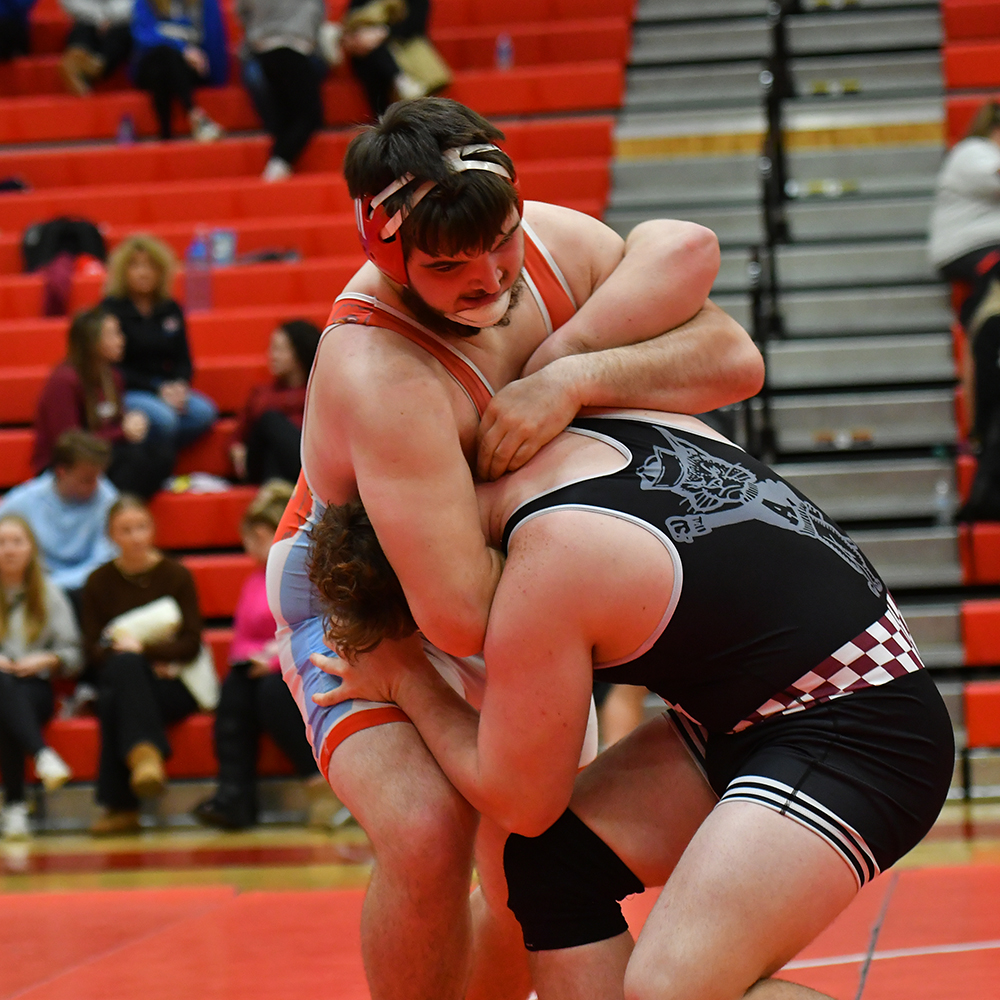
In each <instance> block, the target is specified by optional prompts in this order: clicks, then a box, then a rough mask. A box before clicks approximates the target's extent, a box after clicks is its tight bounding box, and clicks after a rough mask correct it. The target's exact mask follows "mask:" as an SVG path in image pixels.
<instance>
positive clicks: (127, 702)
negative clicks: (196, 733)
mask: <svg viewBox="0 0 1000 1000" xmlns="http://www.w3.org/2000/svg"><path fill="white" fill-rule="evenodd" d="M98 690H99V694H98V698H97V714H98V718H99V719H100V723H101V760H100V764H99V766H98V772H97V801H98V802H100V803H101V804H102V805H105V806H107V807H108V808H109V809H135V808H137V807H138V805H139V800H138V799H137V798H136V797H135V795H134V794H133V793H132V789H131V788H130V787H129V770H128V764H127V763H126V760H125V758H126V757H127V756H128V753H129V751H130V750H131V749H132V748H133V747H135V746H136V745H138V744H139V743H152V744H153V746H155V747H156V748H157V749H158V750H159V751H160V753H162V754H163V756H164V757H169V756H170V744H169V743H168V742H167V734H166V727H167V726H169V725H171V724H172V723H174V722H180V721H181V719H185V718H187V717H188V716H189V715H190V714H191V713H192V712H196V711H197V710H198V705H197V703H196V702H195V700H194V698H193V697H192V696H191V692H190V691H188V689H187V688H186V687H185V686H184V684H183V682H181V681H179V680H162V679H161V678H159V677H157V676H156V674H154V673H153V668H152V667H151V666H150V665H149V661H148V660H147V659H146V658H145V657H144V656H143V655H142V654H140V653H113V654H112V655H111V656H109V657H108V659H107V660H106V661H105V663H104V665H103V666H102V667H101V670H100V680H99V689H98Z"/></svg>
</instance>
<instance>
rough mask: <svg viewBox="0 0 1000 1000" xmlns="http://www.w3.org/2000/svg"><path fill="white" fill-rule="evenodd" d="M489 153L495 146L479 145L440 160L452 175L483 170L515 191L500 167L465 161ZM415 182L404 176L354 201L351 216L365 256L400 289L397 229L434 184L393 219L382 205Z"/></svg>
mask: <svg viewBox="0 0 1000 1000" xmlns="http://www.w3.org/2000/svg"><path fill="white" fill-rule="evenodd" d="M492 150H496V151H497V152H500V148H499V147H498V146H493V145H491V144H489V143H480V144H478V145H474V146H458V147H456V148H455V149H446V150H445V151H444V152H443V153H442V154H441V156H442V157H443V158H444V161H445V163H446V164H447V165H448V168H449V169H450V170H451V171H452V173H456V174H457V173H462V172H463V171H466V170H486V171H489V172H490V173H491V174H499V175H500V176H501V177H504V178H506V179H507V180H508V181H510V183H511V184H513V185H514V187H515V188H516V187H517V181H516V180H515V178H513V177H511V175H510V174H509V173H508V171H507V168H506V167H504V166H502V165H501V164H499V163H491V162H490V161H489V160H467V159H466V158H465V157H466V156H470V155H472V154H473V153H485V152H488V151H492ZM415 179H416V178H415V177H414V176H413V174H403V176H402V177H397V178H396V180H394V181H393V182H392V183H391V184H390V185H389V186H388V187H387V188H384V189H383V190H382V191H380V192H379V193H378V194H376V195H365V196H364V197H362V198H355V199H354V215H355V218H356V220H357V223H358V233H359V234H360V235H361V246H362V247H363V248H364V251H365V255H366V256H367V257H368V259H369V260H370V261H371V262H372V263H373V264H374V265H375V266H376V267H377V268H378V269H379V270H380V271H381V272H382V273H383V274H384V275H385V276H386V277H387V278H391V279H392V280H393V281H396V282H398V283H399V284H401V285H407V284H409V281H410V279H409V275H407V273H406V258H405V257H404V256H403V242H402V240H401V239H400V238H399V235H398V233H399V227H400V226H401V225H402V224H403V222H404V221H405V219H406V217H407V216H408V215H409V214H410V212H412V211H413V209H415V208H416V207H417V205H419V204H420V202H421V201H422V200H423V199H424V197H425V196H426V195H427V194H429V193H430V192H431V191H432V190H433V189H434V188H435V187H437V181H424V183H423V184H421V185H420V187H418V188H417V189H416V191H414V192H413V195H412V196H411V197H410V199H409V201H408V203H407V204H405V205H404V206H403V207H402V208H401V209H400V210H399V211H398V212H396V214H395V215H393V216H390V215H389V213H388V212H387V211H386V210H385V202H386V201H388V199H389V198H391V197H392V196H393V195H394V194H395V193H396V192H397V191H399V190H400V188H404V187H406V185H407V184H409V183H411V182H412V181H414V180H415ZM517 211H518V215H521V214H523V202H522V200H521V196H520V193H518V198H517Z"/></svg>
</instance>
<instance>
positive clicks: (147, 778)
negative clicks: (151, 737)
mask: <svg viewBox="0 0 1000 1000" xmlns="http://www.w3.org/2000/svg"><path fill="white" fill-rule="evenodd" d="M125 762H126V763H127V764H128V769H129V771H130V772H131V776H130V778H129V784H130V785H131V786H132V791H133V792H135V794H136V795H138V796H139V798H140V799H153V798H156V796H158V795H162V794H163V792H164V790H165V786H166V783H167V772H166V771H165V770H164V769H163V754H161V753H160V751H159V750H157V748H156V747H155V746H153V744H152V743H137V744H136V745H135V746H134V747H132V749H131V750H129V752H128V756H126V758H125Z"/></svg>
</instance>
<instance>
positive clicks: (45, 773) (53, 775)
mask: <svg viewBox="0 0 1000 1000" xmlns="http://www.w3.org/2000/svg"><path fill="white" fill-rule="evenodd" d="M35 774H37V775H38V778H39V780H40V781H41V783H42V784H43V785H44V786H45V791H47V792H54V791H57V790H58V789H60V788H62V786H63V785H65V784H66V782H67V781H69V779H70V778H72V777H73V772H72V771H71V770H70V769H69V765H68V764H67V763H66V761H64V760H63V759H62V757H60V756H59V754H57V753H56V752H55V750H53V749H52V747H42V749H41V750H39V751H38V753H37V754H35Z"/></svg>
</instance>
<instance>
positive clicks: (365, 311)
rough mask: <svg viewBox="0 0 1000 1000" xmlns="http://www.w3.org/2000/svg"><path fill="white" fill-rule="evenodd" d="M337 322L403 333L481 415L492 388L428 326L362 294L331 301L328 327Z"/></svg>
mask: <svg viewBox="0 0 1000 1000" xmlns="http://www.w3.org/2000/svg"><path fill="white" fill-rule="evenodd" d="M337 323H357V324H358V325H359V326H377V327H380V328H382V329H385V330H392V331H393V332H394V333H398V334H399V335H400V336H401V337H406V339H407V340H409V341H412V342H413V343H414V344H416V345H417V346H418V347H422V348H423V349H424V350H425V351H427V353H428V354H430V355H432V356H433V357H435V358H437V360H438V361H440V362H441V364H442V365H444V368H445V371H447V372H448V374H449V375H450V376H451V377H452V378H453V379H454V380H455V381H456V382H457V383H458V384H459V385H460V386H461V387H462V388H463V389H464V390H465V393H466V395H467V396H468V397H469V399H470V400H472V405H473V406H475V408H476V412H477V413H478V414H479V416H480V417H482V415H483V413H485V412H486V407H487V406H489V402H490V400H491V399H492V398H493V389H492V387H491V386H490V384H489V382H487V381H486V379H485V378H484V377H483V375H482V373H481V372H480V371H479V369H477V368H476V367H475V365H473V364H472V362H471V361H469V360H468V359H467V358H466V357H464V356H463V355H462V354H461V353H460V352H459V351H456V350H455V348H453V347H451V346H449V345H448V344H447V343H446V342H445V341H444V340H443V339H442V338H440V337H438V336H437V335H436V334H434V333H431V331H430V330H427V329H425V328H424V327H422V326H418V325H417V324H416V323H414V322H413V321H412V320H408V319H406V317H405V316H403V315H402V314H400V313H397V312H396V310H395V309H391V308H390V307H388V306H385V305H383V304H382V303H380V302H378V301H377V300H375V299H369V298H368V297H367V296H361V295H341V296H340V297H339V298H338V299H337V300H336V302H334V303H333V310H332V311H331V313H330V318H329V319H328V320H327V321H326V325H327V326H328V327H331V326H334V325H335V324H337Z"/></svg>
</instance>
